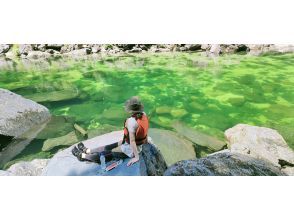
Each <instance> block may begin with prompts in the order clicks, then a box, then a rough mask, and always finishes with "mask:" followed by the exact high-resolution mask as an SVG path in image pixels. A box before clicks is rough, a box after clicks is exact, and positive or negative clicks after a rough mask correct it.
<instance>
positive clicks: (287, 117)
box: [0, 53, 294, 161]
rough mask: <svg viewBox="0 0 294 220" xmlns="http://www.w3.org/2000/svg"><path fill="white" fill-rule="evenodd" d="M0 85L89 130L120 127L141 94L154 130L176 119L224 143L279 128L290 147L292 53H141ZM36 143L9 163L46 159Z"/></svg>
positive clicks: (16, 75) (4, 76) (32, 71)
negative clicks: (244, 129) (232, 135)
mask: <svg viewBox="0 0 294 220" xmlns="http://www.w3.org/2000/svg"><path fill="white" fill-rule="evenodd" d="M0 87H1V88H5V89H9V90H11V91H13V92H16V93H18V94H20V95H23V96H24V97H27V98H30V99H32V100H35V101H38V102H40V103H41V104H43V105H45V106H46V107H48V108H49V110H50V111H51V113H52V114H53V115H56V116H67V117H70V118H72V120H74V121H75V122H76V123H78V124H79V125H81V126H82V127H84V128H85V129H87V130H93V129H97V128H100V127H103V126H106V125H113V126H117V127H122V124H123V121H124V118H125V117H126V114H125V113H124V109H123V104H124V102H125V100H127V99H128V98H129V97H131V96H134V95H138V96H139V97H141V99H142V100H143V102H144V104H145V109H146V112H147V113H148V114H149V116H150V117H151V126H152V127H159V128H164V129H172V122H173V121H174V120H177V121H181V122H183V123H185V124H186V125H187V126H190V127H192V128H194V129H197V130H199V131H202V132H204V133H207V134H210V135H213V136H215V137H218V138H219V139H223V138H224V137H223V133H224V131H225V130H226V129H228V128H230V127H232V126H234V125H236V124H238V123H246V124H251V125H258V126H265V127H270V128H274V129H277V130H278V131H279V132H280V133H281V134H282V135H283V137H284V138H285V140H286V141H287V143H288V145H289V146H290V147H292V148H294V54H267V55H263V56H249V55H236V54H235V55H226V56H221V57H217V58H209V57H206V56H202V55H201V54H200V53H166V54H138V55H134V56H118V57H104V58H101V59H100V60H83V61H81V60H62V61H59V62H52V63H51V64H50V65H49V68H48V67H46V68H45V67H44V68H41V67H40V66H39V67H36V66H34V67H33V66H31V67H30V68H27V67H26V68H24V66H21V65H20V64H18V67H17V68H14V69H10V70H0ZM42 143H43V142H42V141H41V140H36V141H35V142H32V143H31V145H30V146H28V147H26V149H25V150H24V151H23V152H22V153H20V154H19V155H18V156H16V157H15V158H13V160H14V161H15V160H18V159H31V158H35V157H37V158H42V157H51V156H52V155H53V154H54V153H55V152H56V150H54V151H51V152H42V151H41V148H42Z"/></svg>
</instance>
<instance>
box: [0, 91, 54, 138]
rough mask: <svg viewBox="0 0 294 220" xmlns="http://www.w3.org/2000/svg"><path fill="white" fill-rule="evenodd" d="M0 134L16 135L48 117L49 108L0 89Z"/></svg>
mask: <svg viewBox="0 0 294 220" xmlns="http://www.w3.org/2000/svg"><path fill="white" fill-rule="evenodd" d="M0 100H1V102H0V134H2V135H6V136H13V137H17V136H19V135H21V134H23V133H24V132H26V131H28V130H29V129H31V128H32V127H33V126H36V125H39V124H42V123H43V122H45V121H47V120H48V119H49V118H50V113H49V110H48V109H47V108H46V107H44V106H42V105H39V104H37V103H36V102H34V101H31V100H29V99H25V98H23V97H22V96H20V95H17V94H15V93H12V92H10V91H8V90H6V89H0Z"/></svg>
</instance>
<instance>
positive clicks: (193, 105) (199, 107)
mask: <svg viewBox="0 0 294 220" xmlns="http://www.w3.org/2000/svg"><path fill="white" fill-rule="evenodd" d="M189 106H190V107H191V108H192V109H195V110H199V111H203V110H204V109H205V106H203V105H202V104H199V103H197V102H191V103H190V104H189Z"/></svg>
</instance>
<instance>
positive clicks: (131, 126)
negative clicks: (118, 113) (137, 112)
mask: <svg viewBox="0 0 294 220" xmlns="http://www.w3.org/2000/svg"><path fill="white" fill-rule="evenodd" d="M126 126H127V128H128V130H129V131H134V130H136V128H137V127H138V122H137V121H136V119H135V118H133V117H130V118H128V119H127V123H126Z"/></svg>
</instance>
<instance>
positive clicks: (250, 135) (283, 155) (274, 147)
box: [225, 124, 294, 167]
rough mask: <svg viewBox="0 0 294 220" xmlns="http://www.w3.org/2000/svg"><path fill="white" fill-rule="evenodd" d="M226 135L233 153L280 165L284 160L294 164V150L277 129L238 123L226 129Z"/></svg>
mask: <svg viewBox="0 0 294 220" xmlns="http://www.w3.org/2000/svg"><path fill="white" fill-rule="evenodd" d="M225 137H226V139H227V141H228V147H229V149H231V152H233V153H241V154H245V155H250V156H252V157H254V158H258V159H264V160H268V161H270V162H271V163H273V164H274V165H276V166H280V167H281V165H282V166H283V164H281V162H282V161H284V164H285V163H286V164H289V165H291V164H292V165H293V166H294V151H293V150H292V149H291V148H289V147H288V145H287V143H286V141H285V140H284V138H283V137H282V136H281V135H280V134H279V133H278V132H277V131H276V130H273V129H270V128H264V127H257V126H251V125H246V124H238V125H236V126H234V127H233V128H230V129H228V130H226V131H225ZM286 166H287V165H286Z"/></svg>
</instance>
